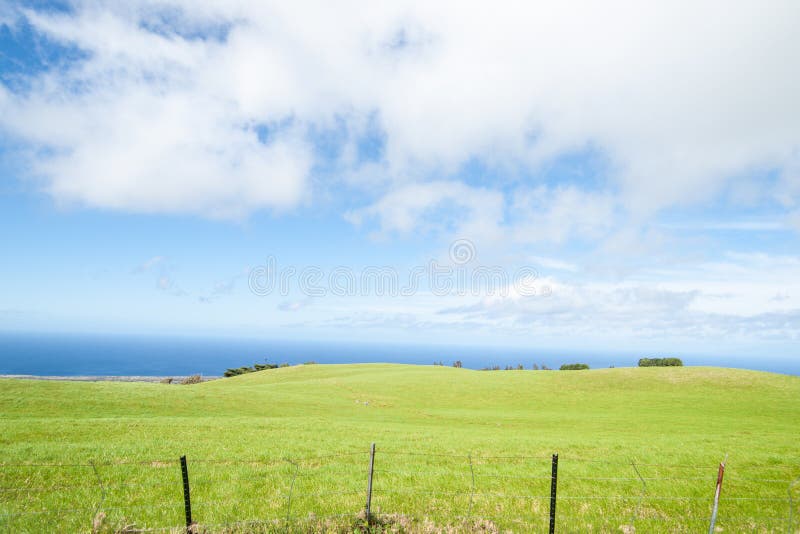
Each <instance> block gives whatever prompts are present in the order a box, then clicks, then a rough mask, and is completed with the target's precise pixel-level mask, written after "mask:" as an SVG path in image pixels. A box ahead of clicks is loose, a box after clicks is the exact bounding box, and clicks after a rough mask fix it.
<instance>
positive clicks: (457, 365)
mask: <svg viewBox="0 0 800 534" xmlns="http://www.w3.org/2000/svg"><path fill="white" fill-rule="evenodd" d="M461 365H462V364H461V360H456V361H454V362H453V367H457V368H459V369H461Z"/></svg>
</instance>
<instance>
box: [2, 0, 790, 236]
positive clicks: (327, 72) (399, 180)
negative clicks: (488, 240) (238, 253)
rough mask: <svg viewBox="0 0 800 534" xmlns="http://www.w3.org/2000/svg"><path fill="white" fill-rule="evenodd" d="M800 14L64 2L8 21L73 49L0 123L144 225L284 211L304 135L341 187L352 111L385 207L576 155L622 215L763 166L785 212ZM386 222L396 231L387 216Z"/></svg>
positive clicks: (300, 177)
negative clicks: (369, 139) (335, 149)
mask: <svg viewBox="0 0 800 534" xmlns="http://www.w3.org/2000/svg"><path fill="white" fill-rule="evenodd" d="M799 10H800V7H798V5H797V3H796V2H792V1H790V0H787V1H776V2H770V3H769V4H768V5H763V4H758V5H756V4H744V3H738V4H736V5H731V4H729V3H725V2H713V1H708V2H700V3H697V2H695V3H691V4H689V3H670V4H663V5H652V4H643V3H641V2H632V1H617V2H613V3H611V4H609V3H604V4H602V5H599V4H592V3H586V2H562V3H558V4H551V3H548V4H545V3H517V2H507V3H505V2H504V3H500V4H497V3H494V4H492V5H488V4H481V3H470V2H468V3H464V2H458V3H450V2H435V3H431V2H415V1H408V2H400V3H392V4H386V3H378V4H376V3H369V2H355V1H354V2H349V3H346V4H345V5H342V4H337V5H327V4H319V3H307V2H291V3H286V2H274V3H271V2H264V3H259V4H258V5H254V4H252V3H249V2H201V1H192V2H185V1H182V0H172V1H167V2H159V3H156V2H150V1H146V0H142V1H134V2H126V3H124V4H120V3H112V2H76V3H75V5H74V9H73V10H71V11H69V12H66V13H61V14H53V13H48V12H46V11H44V10H40V11H36V10H29V11H26V12H25V16H26V17H27V19H28V21H29V22H30V24H32V26H33V27H34V28H35V30H36V31H38V32H40V33H41V34H42V35H46V36H47V37H48V38H49V39H52V40H53V41H56V42H59V43H61V44H62V45H64V46H70V47H75V48H77V49H79V50H80V51H82V52H83V56H81V59H78V60H75V61H74V62H72V63H71V64H70V65H69V66H67V67H65V68H60V69H54V70H50V71H47V72H44V73H41V74H38V75H34V76H33V77H32V79H31V84H30V89H29V90H27V91H24V92H18V91H12V90H11V89H9V88H8V87H5V88H0V117H2V119H0V124H1V125H2V127H3V128H4V129H5V130H6V131H7V132H10V133H11V134H12V135H14V136H17V137H19V138H22V139H24V140H27V141H28V142H30V143H31V144H32V145H34V146H35V147H37V148H38V149H39V150H37V152H36V153H37V157H36V159H35V161H34V166H33V169H34V171H35V173H36V175H37V176H38V178H39V179H41V181H42V182H43V184H44V188H45V189H46V190H47V191H49V192H50V193H51V194H52V195H53V196H54V197H55V198H56V199H58V200H60V201H66V202H77V203H82V204H88V205H91V206H100V207H105V208H112V209H121V210H131V211H140V212H188V213H202V214H206V215H208V216H212V217H242V216H245V215H246V214H248V213H250V212H252V211H254V210H258V209H262V208H268V209H277V210H281V209H290V208H291V207H293V206H296V205H298V204H299V203H302V202H304V201H305V200H307V199H308V198H310V196H311V195H312V193H313V191H312V188H313V185H312V184H314V183H316V182H315V181H314V180H313V179H312V178H313V176H312V175H313V169H314V168H315V167H314V166H315V164H316V163H318V162H319V161H320V159H325V158H329V157H331V156H330V155H329V154H325V153H323V152H324V151H322V150H321V149H319V147H318V146H317V145H316V144H315V140H314V135H315V132H320V131H324V130H326V129H328V128H335V127H336V125H337V124H339V123H344V124H345V125H346V126H347V128H346V131H347V132H348V135H347V136H346V139H345V140H344V143H345V144H346V145H348V147H345V148H344V149H343V150H342V152H341V154H340V155H338V156H334V157H343V158H344V160H343V161H344V164H345V168H344V169H343V172H342V174H343V175H345V176H346V177H349V178H352V177H358V176H364V173H363V172H362V171H363V162H362V161H360V159H359V157H358V156H357V155H356V156H353V154H357V152H358V151H357V150H355V148H354V147H355V146H356V145H357V144H358V143H359V140H360V138H361V136H363V135H371V134H369V133H368V132H365V129H364V124H365V121H364V117H374V118H375V119H374V123H375V128H374V129H375V130H376V132H373V133H374V134H375V135H377V136H379V137H380V138H381V140H382V143H383V145H384V146H383V148H382V150H381V153H380V156H379V160H380V161H379V163H380V164H379V165H378V166H377V167H372V168H373V169H374V170H378V171H379V172H381V173H383V174H385V175H386V180H387V181H386V182H383V181H379V183H388V184H389V185H388V186H387V187H388V189H387V190H386V191H384V194H389V195H392V194H394V195H401V194H402V191H407V190H404V189H402V188H403V187H405V186H406V185H407V184H408V183H409V182H412V183H415V182H429V181H431V180H432V179H434V180H439V179H440V178H437V177H439V176H442V175H451V174H453V173H456V172H457V171H458V169H459V168H461V166H462V165H464V164H465V163H467V162H469V161H473V160H475V159H480V160H483V161H486V162H489V163H490V164H492V165H496V166H497V168H498V169H500V170H501V172H502V171H503V170H504V169H505V170H510V169H512V168H513V169H519V168H522V169H526V170H529V171H530V170H533V169H536V168H538V166H540V165H541V164H542V163H543V162H546V161H548V160H550V159H552V158H554V157H558V156H559V155H562V154H565V153H570V152H574V151H576V150H577V151H579V150H583V149H586V148H587V147H593V149H595V150H597V151H599V152H601V153H602V154H603V155H604V157H605V158H607V160H608V161H609V164H610V167H611V172H610V173H609V185H608V187H609V191H613V192H614V194H615V195H617V196H618V197H619V199H620V202H621V203H622V204H623V206H624V207H625V209H626V210H627V211H629V212H631V213H632V214H633V215H634V216H635V217H647V216H649V215H650V214H652V213H654V212H656V211H657V210H659V209H662V208H664V207H668V206H672V205H675V204H686V203H693V202H698V201H703V200H707V199H708V198H711V197H712V196H714V195H715V194H717V193H719V192H720V191H721V190H722V189H723V188H724V187H725V185H726V184H727V183H729V182H730V181H731V180H733V179H734V178H737V177H741V175H742V174H743V173H749V172H753V171H765V170H768V171H776V172H777V173H778V174H779V175H780V176H783V178H781V179H780V180H779V183H782V184H783V185H782V186H780V187H778V189H776V191H775V192H774V195H775V196H779V195H782V197H783V198H784V200H785V204H786V205H794V203H796V201H797V189H796V188H795V187H794V186H791V184H794V183H795V181H794V180H795V179H794V178H793V177H790V176H789V171H788V170H787V169H791V168H795V169H796V168H797V166H798V158H799V156H798V142H799V141H798V140H799V139H800V103H798V100H797V98H796V95H797V94H798V93H800V74H799V73H798V71H797V69H792V68H787V65H794V64H797V63H798V61H800V47H798V46H797V45H796V38H795V30H796V28H795V24H794V21H796V20H797V16H798V14H800V13H799V12H798V11H799ZM343 13H345V14H353V13H358V16H343V15H342V14H343ZM348 154H349V156H348ZM372 164H374V162H370V165H372ZM509 172H510V171H509ZM373 181H374V180H373ZM370 183H371V186H374V183H373V182H370ZM391 184H395V185H391ZM786 184H789V185H786ZM318 185H319V184H318ZM319 187H330V184H322V185H319ZM432 187H434V188H435V187H441V186H432ZM453 187H454V188H457V187H459V186H457V185H456V186H453ZM532 187H533V190H534V191H535V190H536V189H535V187H536V186H535V185H534V186H532ZM776 187H777V186H776ZM395 189H397V191H394V190H395ZM574 194H575V195H578V193H574ZM440 196H441V195H440ZM592 200H599V201H600V202H599V203H598V202H591V201H592ZM565 201H566V200H565ZM574 201H575V202H577V201H581V202H583V201H587V202H591V205H592V206H601V207H602V206H605V204H603V203H604V202H606V200H603V199H586V198H581V197H577V196H576V197H575V199H574ZM487 202H488V203H489V206H490V208H489V209H493V203H495V202H496V198H494V197H493V196H492V195H487ZM368 211H369V209H368V210H367V212H368ZM384 211H385V210H384ZM364 215H365V216H366V215H368V213H366V212H365V213H364ZM601 218H602V217H601ZM385 223H386V224H387V227H392V226H394V227H397V229H401V227H402V226H403V225H407V223H405V222H404V221H403V220H402V216H401V215H399V214H396V217H395V218H394V219H393V220H391V221H390V218H389V217H387V218H385ZM580 228H581V226H580V225H578V226H577V227H575V228H574V230H575V231H582V230H580ZM584 229H585V226H584ZM555 237H556V238H557V237H558V236H555Z"/></svg>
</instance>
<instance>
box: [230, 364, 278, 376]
mask: <svg viewBox="0 0 800 534" xmlns="http://www.w3.org/2000/svg"><path fill="white" fill-rule="evenodd" d="M288 366H289V364H288V363H284V364H281V367H288ZM277 368H278V364H276V363H257V364H255V365H253V366H252V367H247V366H244V367H235V368H231V369H226V370H225V372H224V373H222V376H225V377H231V376H238V375H243V374H246V373H255V372H256V371H266V370H267V369H277Z"/></svg>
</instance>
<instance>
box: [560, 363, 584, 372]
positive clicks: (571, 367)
mask: <svg viewBox="0 0 800 534" xmlns="http://www.w3.org/2000/svg"><path fill="white" fill-rule="evenodd" d="M588 368H589V365H588V364H585V363H565V364H564V365H562V366H561V368H560V369H561V370H562V371H582V370H584V369H588Z"/></svg>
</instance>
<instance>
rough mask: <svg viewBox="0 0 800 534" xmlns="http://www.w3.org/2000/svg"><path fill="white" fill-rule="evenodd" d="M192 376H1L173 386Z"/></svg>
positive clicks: (207, 379) (17, 378)
mask: <svg viewBox="0 0 800 534" xmlns="http://www.w3.org/2000/svg"><path fill="white" fill-rule="evenodd" d="M187 376H192V375H184V376H178V375H172V376H123V375H107V376H89V375H77V376H66V375H62V376H59V375H0V379H5V378H11V379H16V380H61V381H73V382H156V383H158V382H161V381H162V380H165V379H168V378H171V379H172V383H173V384H180V382H181V380H183V379H184V378H187ZM219 378H222V377H221V376H203V377H202V379H203V382H208V381H209V380H217V379H219Z"/></svg>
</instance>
